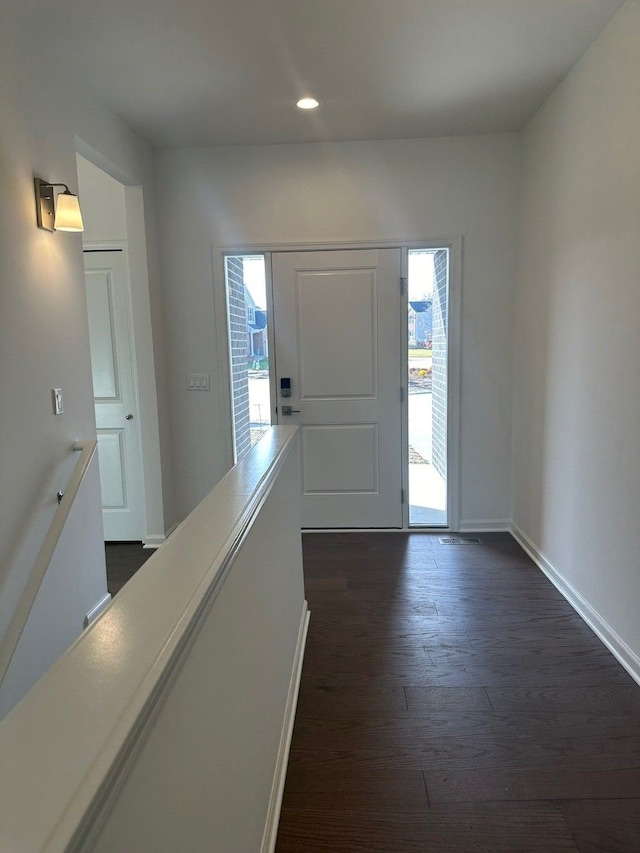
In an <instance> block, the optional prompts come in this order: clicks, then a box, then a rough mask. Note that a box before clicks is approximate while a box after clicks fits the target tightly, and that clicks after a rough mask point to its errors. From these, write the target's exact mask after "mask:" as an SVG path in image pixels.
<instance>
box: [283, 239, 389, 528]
mask: <svg viewBox="0 0 640 853" xmlns="http://www.w3.org/2000/svg"><path fill="white" fill-rule="evenodd" d="M400 275H401V250H400V249H380V250H376V249H366V250H349V251H325V252H286V253H284V252H283V253H274V254H273V255H272V278H273V301H274V312H273V313H274V327H275V345H276V346H275V364H276V371H277V387H278V395H279V396H278V402H277V406H278V422H279V423H297V424H299V425H300V427H301V434H302V442H301V446H302V524H303V527H308V528H313V527H328V528H337V527H360V528H365V527H402V498H401V487H402V451H401V445H402V441H401V435H402V433H401V430H402V419H401V414H402V413H401V361H400V360H401V351H402V350H401V340H402V336H401V304H402V299H401V295H400V287H399V283H400ZM285 378H289V379H290V380H291V396H290V397H289V398H283V397H282V396H280V393H281V392H280V387H281V380H282V379H285ZM286 405H290V406H291V409H292V410H293V411H292V414H290V415H287V414H285V412H284V410H283V406H286ZM296 410H298V411H296Z"/></svg>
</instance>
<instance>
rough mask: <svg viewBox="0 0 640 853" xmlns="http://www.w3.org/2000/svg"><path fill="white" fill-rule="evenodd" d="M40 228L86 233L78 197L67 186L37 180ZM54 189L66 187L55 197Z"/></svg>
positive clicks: (37, 209)
mask: <svg viewBox="0 0 640 853" xmlns="http://www.w3.org/2000/svg"><path fill="white" fill-rule="evenodd" d="M35 186H36V213H37V216H38V228H45V229H46V230H47V231H84V223H83V222H82V214H81V213H80V205H79V203H78V196H77V195H74V194H73V193H72V192H71V190H70V189H69V187H68V186H67V185H66V184H50V183H49V182H48V181H43V180H42V179H41V178H35ZM54 187H64V191H63V192H61V193H58V198H57V199H56V197H55V191H54Z"/></svg>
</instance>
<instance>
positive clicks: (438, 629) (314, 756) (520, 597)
mask: <svg viewBox="0 0 640 853" xmlns="http://www.w3.org/2000/svg"><path fill="white" fill-rule="evenodd" d="M482 539H483V544H481V545H452V546H447V545H440V544H439V543H438V537H437V536H431V535H423V534H411V535H410V534H407V535H402V534H393V535H385V534H364V533H363V534H309V535H306V536H305V537H304V555H305V583H306V592H307V598H308V601H309V606H310V609H311V623H310V629H309V638H308V643H307V651H306V657H305V663H304V669H303V675H302V683H301V687H300V699H299V704H298V711H297V715H296V724H295V730H294V736H293V742H292V747H291V755H290V761H289V769H288V774H287V782H286V788H285V795H284V802H283V806H282V814H281V820H280V831H279V836H278V844H277V853H324V851H327V853H328V851H332V853H347V851H348V853H361V852H362V853H365V851H366V853H413V851H416V853H427V851H428V853H454V851H456V853H459V851H491V853H498V851H505V853H506V852H507V851H509V853H515V851H531V853H554V851H565V850H566V851H570V850H573V851H580V853H595V851H607V853H610V852H611V853H613V851H616V853H623V851H624V853H638V851H640V687H639V686H638V685H636V684H635V682H634V681H633V680H632V679H631V678H630V676H629V675H628V674H627V673H626V672H625V671H624V669H623V668H622V667H621V666H620V665H619V664H618V663H617V661H616V660H615V659H614V658H613V656H612V655H611V654H610V653H609V652H608V651H607V650H606V649H605V647H604V646H603V645H602V643H600V641H599V640H598V639H597V638H596V637H595V635H594V634H593V633H592V632H591V630H590V629H589V628H588V627H587V626H586V625H585V623H584V622H583V621H582V620H581V619H580V618H579V617H578V616H577V615H576V614H575V612H574V611H573V610H572V608H571V607H570V606H569V605H568V604H567V603H566V601H565V600H564V599H563V598H562V596H561V595H560V594H559V593H558V592H557V590H556V589H555V588H554V587H553V586H552V585H551V583H550V582H549V581H548V580H547V579H546V578H545V577H544V575H543V574H542V573H541V572H540V571H539V570H538V569H537V568H536V567H535V566H534V565H533V563H532V562H531V561H530V560H529V559H528V557H527V556H526V555H525V554H524V552H523V551H522V550H521V549H520V548H519V546H518V545H517V544H516V543H515V542H514V540H513V539H511V537H510V536H508V535H506V534H505V535H502V534H493V535H484V536H483V537H482Z"/></svg>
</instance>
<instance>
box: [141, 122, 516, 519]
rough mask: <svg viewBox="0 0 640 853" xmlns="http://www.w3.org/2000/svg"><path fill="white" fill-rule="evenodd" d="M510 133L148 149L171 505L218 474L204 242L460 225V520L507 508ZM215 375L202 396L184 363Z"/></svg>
mask: <svg viewBox="0 0 640 853" xmlns="http://www.w3.org/2000/svg"><path fill="white" fill-rule="evenodd" d="M519 146H520V142H519V137H518V135H510V134H508V135H500V136H483V137H464V138H452V139H429V140H407V141H397V140H396V141H381V142H343V143H336V144H315V145H273V146H263V147H239V148H204V149H180V150H164V151H161V152H158V153H157V155H156V175H157V178H158V193H159V196H158V201H159V209H160V210H162V213H163V215H162V221H161V224H160V234H161V238H162V239H161V263H162V268H163V279H164V288H165V289H164V299H165V308H166V318H167V347H168V349H167V352H168V364H169V365H170V368H169V383H170V388H171V416H172V425H173V445H172V447H173V455H174V463H175V472H176V479H175V487H176V502H177V504H176V506H177V514H178V516H179V517H184V516H186V515H187V513H188V512H189V511H190V510H191V509H192V508H193V507H194V506H195V505H196V504H197V503H198V501H199V500H201V498H202V497H203V496H204V495H205V494H206V493H207V492H208V491H209V489H211V488H212V486H213V485H214V484H215V483H216V482H217V481H218V480H219V479H220V478H221V476H222V475H223V474H224V473H225V467H226V454H225V445H226V443H227V442H228V432H229V430H230V425H229V424H228V423H227V422H226V421H225V418H224V414H223V411H222V409H221V406H220V402H219V400H218V399H217V394H216V389H217V388H218V387H219V385H218V382H219V380H220V379H222V380H223V381H224V378H223V377H220V374H219V364H218V360H217V357H216V346H217V343H216V334H215V317H214V291H213V289H214V287H216V288H221V287H223V282H221V281H213V273H212V246H224V245H226V246H238V245H240V244H243V245H255V246H268V245H273V244H283V243H288V244H291V243H300V244H309V243H316V242H320V243H334V242H335V243H338V242H358V241H362V242H368V241H376V240H378V241H384V240H391V239H396V238H402V239H405V240H409V239H425V240H427V239H428V240H438V239H445V238H451V237H458V236H462V238H463V252H464V261H463V284H462V399H461V424H462V430H461V459H460V462H461V465H460V467H461V470H462V472H463V476H462V483H461V496H460V497H461V520H462V521H463V522H464V521H465V520H467V519H478V518H481V519H489V520H490V519H504V518H508V517H509V516H510V482H511V470H510V465H511V392H512V383H511V372H512V352H513V337H512V333H513V280H514V275H515V256H516V253H515V237H516V230H515V227H516V226H515V222H516V213H517V208H516V205H517V192H518V169H519V154H520V148H519ZM188 372H198V373H199V372H202V373H210V374H211V388H212V390H211V391H210V392H209V393H200V394H194V393H192V392H191V393H190V392H188V391H187V390H186V374H187V373H188Z"/></svg>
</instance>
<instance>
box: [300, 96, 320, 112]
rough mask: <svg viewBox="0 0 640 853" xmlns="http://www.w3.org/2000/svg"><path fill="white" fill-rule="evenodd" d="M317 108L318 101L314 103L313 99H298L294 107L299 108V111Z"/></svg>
mask: <svg viewBox="0 0 640 853" xmlns="http://www.w3.org/2000/svg"><path fill="white" fill-rule="evenodd" d="M319 106H320V101H316V99H315V98H300V100H299V101H298V102H297V103H296V107H300V109H301V110H315V108H316V107H319Z"/></svg>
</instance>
